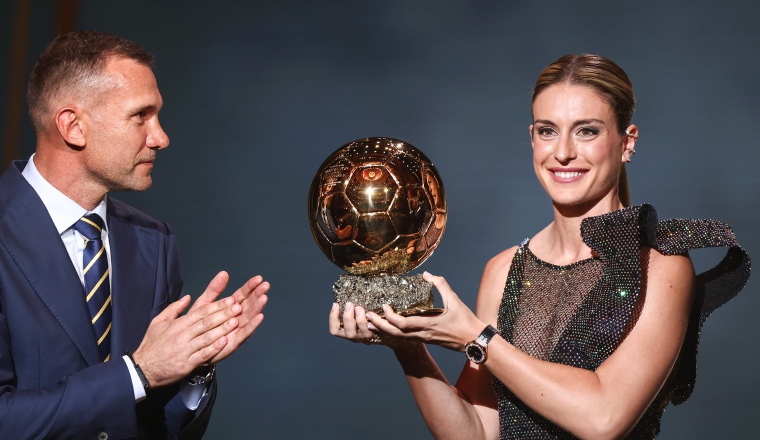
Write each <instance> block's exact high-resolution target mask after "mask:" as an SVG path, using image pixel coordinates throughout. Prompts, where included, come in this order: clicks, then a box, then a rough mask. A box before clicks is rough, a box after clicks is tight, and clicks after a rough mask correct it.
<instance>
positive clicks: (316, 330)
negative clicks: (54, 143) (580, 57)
mask: <svg viewBox="0 0 760 440" xmlns="http://www.w3.org/2000/svg"><path fill="white" fill-rule="evenodd" d="M49 3H50V2H47V1H41V0H36V1H33V16H32V36H31V40H30V47H29V51H28V63H29V67H28V69H27V74H28V71H29V69H31V65H32V63H33V62H34V60H35V59H36V57H37V55H38V54H39V52H40V51H41V50H42V49H43V48H44V46H45V45H46V44H47V43H48V42H49V41H50V40H51V39H52V36H53V35H52V29H53V8H52V6H51V5H50V4H49ZM14 5H15V2H12V1H9V0H3V3H2V9H0V10H2V14H0V60H2V63H1V64H0V103H2V108H0V124H5V120H6V119H5V116H6V114H5V112H6V109H5V102H6V100H7V93H8V88H7V84H8V75H9V73H8V61H7V60H8V59H9V53H10V42H11V38H12V35H11V21H12V17H13V15H14ZM79 8H80V9H79V11H80V12H79V15H78V25H79V28H80V29H95V30H100V31H105V32H111V33H116V34H119V35H122V36H124V37H127V38H130V39H132V40H134V41H136V42H138V43H139V44H140V45H142V46H143V47H145V48H146V49H148V50H149V51H150V52H152V53H153V54H154V55H155V56H156V59H157V62H156V66H155V73H156V76H157V78H158V82H159V87H160V89H161V92H162V95H163V98H164V101H165V106H164V109H163V111H162V113H161V120H162V123H163V126H164V128H165V130H166V131H167V133H168V134H169V137H170V138H171V146H170V147H169V148H168V149H167V150H165V151H163V152H161V153H159V155H158V160H157V162H156V168H155V170H154V182H155V184H154V187H153V188H152V189H150V190H149V191H148V192H146V193H144V194H117V195H115V197H119V198H122V199H124V200H127V201H129V202H130V203H133V204H134V205H136V206H138V207H139V208H141V209H143V210H144V211H146V212H148V213H149V214H151V215H153V216H155V217H157V218H160V219H163V220H166V221H167V222H169V223H170V224H171V225H172V226H173V227H174V229H175V231H176V233H177V235H178V237H179V242H180V251H181V257H182V261H183V273H184V276H185V282H186V290H187V291H188V293H193V294H195V295H197V294H198V293H199V292H201V291H202V290H203V288H204V287H205V285H206V283H207V282H208V280H210V279H211V277H212V276H213V275H214V274H215V273H216V272H217V271H218V270H221V269H226V270H228V271H229V272H230V273H231V275H232V283H233V284H234V285H235V286H237V285H239V284H240V283H242V282H243V281H244V279H246V278H247V277H249V276H252V275H255V274H262V275H264V276H265V277H266V278H267V279H268V280H269V281H270V282H271V283H272V290H271V296H270V303H269V306H268V307H267V309H266V311H265V315H266V319H265V321H264V324H263V325H262V327H261V328H260V329H259V331H257V333H256V334H255V335H254V336H253V338H252V339H251V340H250V341H249V342H248V343H247V345H246V346H244V347H243V348H242V349H241V350H240V351H239V352H238V353H237V354H236V355H235V356H234V357H232V358H230V359H229V360H227V361H225V362H224V363H222V364H221V365H220V366H219V381H220V382H219V383H220V393H219V397H218V399H217V403H216V407H215V410H214V416H213V419H212V422H211V425H210V427H209V430H208V434H207V438H210V439H231V438H263V439H301V438H319V439H321V438H331V439H354V438H362V439H380V438H403V439H417V438H429V437H430V436H429V434H428V431H427V429H426V427H425V425H424V422H423V421H422V419H421V417H420V416H419V413H418V411H417V409H416V406H415V404H414V402H413V400H412V398H411V394H410V393H409V391H408V389H407V386H406V383H405V380H404V377H403V374H402V372H401V369H400V368H399V367H398V365H397V363H396V361H395V359H394V357H393V355H392V353H391V352H390V350H388V349H386V348H384V347H367V346H364V345H361V344H358V345H357V344H350V343H347V342H344V341H341V340H337V339H335V338H332V337H331V336H330V335H329V333H328V331H327V314H328V311H329V309H330V305H331V302H332V292H331V289H330V287H331V285H332V282H333V281H334V280H335V279H336V278H337V277H338V275H339V273H340V272H341V271H340V270H339V269H338V268H337V267H335V266H334V265H333V264H332V263H330V262H329V261H328V260H327V259H326V258H325V257H324V255H323V254H322V253H321V252H320V250H319V249H318V247H317V246H316V244H315V243H314V241H313V239H312V237H311V232H310V230H309V225H308V221H307V216H306V205H307V194H308V190H309V185H310V183H311V180H312V178H313V176H314V174H315V172H316V170H317V168H318V167H319V165H320V164H321V163H322V161H323V160H324V159H325V158H326V157H327V156H328V155H329V154H330V153H332V152H333V151H334V150H335V149H337V148H338V147H340V146H341V145H343V144H345V143H347V142H349V141H351V140H354V139H357V138H362V137H367V136H389V137H395V138H399V139H403V140H405V141H407V142H409V143H411V144H413V145H414V146H416V147H418V148H419V149H421V150H422V151H424V152H425V154H426V155H427V156H428V157H430V158H431V159H432V160H433V162H434V163H435V165H436V167H437V168H438V171H439V172H440V174H441V176H442V178H443V181H444V183H445V185H446V191H447V195H448V203H449V221H448V225H447V228H446V233H445V234H444V236H443V239H442V241H441V244H440V246H439V248H438V249H437V250H436V252H435V254H434V255H433V256H432V257H431V258H430V259H429V260H428V261H427V262H426V263H425V264H424V265H423V267H422V269H424V270H427V271H430V272H432V273H435V274H440V275H444V276H446V277H447V279H448V280H449V282H450V284H451V285H452V287H453V288H454V289H455V290H456V291H457V292H458V293H459V295H460V296H461V297H462V299H463V300H464V301H465V303H467V304H468V305H469V306H471V307H474V305H475V298H476V293H477V287H478V282H479V279H480V273H481V270H482V268H483V266H484V264H485V263H486V261H488V259H489V258H490V257H492V256H493V255H495V254H496V253H498V252H499V251H501V250H503V249H505V248H507V247H510V246H513V245H515V244H518V243H519V242H520V241H521V240H522V239H523V238H525V237H528V236H532V235H533V234H535V233H536V232H538V231H539V230H540V229H541V228H543V226H544V225H546V224H547V223H548V222H549V221H550V220H551V212H552V211H551V205H550V202H549V199H548V198H547V197H546V196H545V194H544V193H543V191H542V189H541V188H540V186H539V185H538V183H537V181H536V179H535V176H534V174H533V170H532V164H531V149H530V138H529V135H528V128H527V127H528V125H529V123H530V121H531V119H530V97H531V89H532V86H533V82H534V81H535V78H536V77H537V75H538V73H539V72H540V71H541V69H542V68H543V67H545V66H546V65H547V64H549V63H550V62H552V61H554V60H555V59H557V58H559V57H560V56H561V55H564V54H566V53H583V52H589V53H596V54H601V55H604V56H607V57H609V58H611V59H613V60H614V61H616V62H617V63H618V64H620V65H621V66H622V67H623V68H624V69H625V70H626V71H627V72H628V74H629V75H630V77H631V79H632V81H633V84H634V89H635V92H636V97H637V101H638V108H637V111H636V114H635V116H634V123H635V124H637V125H638V126H639V129H640V134H641V136H640V139H639V142H638V144H637V148H636V149H637V151H638V154H637V155H636V156H635V157H634V162H633V163H632V164H630V166H629V167H628V171H629V175H630V181H631V188H632V195H633V200H634V203H644V202H646V203H651V204H652V205H654V206H655V207H656V208H657V209H658V213H659V215H660V218H667V217H694V218H719V219H722V220H724V221H726V222H727V223H729V224H730V225H732V226H733V228H734V230H735V232H736V233H737V235H738V237H739V240H740V241H741V242H742V243H743V245H744V246H745V247H746V248H747V249H748V251H749V252H750V254H751V255H752V256H754V257H755V258H756V259H760V253H758V252H759V251H760V233H758V227H759V226H760V177H759V173H758V168H759V167H760V141H759V139H760V136H759V133H760V104H759V99H760V83H759V82H758V78H760V57H759V56H758V55H759V54H760V25H759V24H758V23H760V3H757V2H752V1H748V0H747V1H735V0H725V1H721V2H707V1H672V2H661V1H640V2H635V3H634V2H611V1H598V2H594V1H581V2H562V1H544V2H486V1H468V2H465V1H458V2H456V1H375V2H363V1H321V2H320V1H278V2H261V1H246V2H243V1H240V2H231V1H217V2H205V1H198V0H186V1H183V2H157V1H145V0H134V1H128V2H115V1H108V2H105V1H95V0H86V1H81V2H80V6H79ZM25 124H26V125H25V129H24V130H25V131H24V135H23V138H24V145H23V147H22V155H21V156H22V157H23V158H26V157H28V156H29V154H31V152H32V151H33V145H34V137H33V133H32V131H31V128H30V126H29V124H28V122H25ZM0 129H5V127H4V126H0ZM693 256H694V259H695V263H696V264H697V267H698V268H700V267H701V268H703V269H705V268H706V267H707V265H708V260H709V261H711V262H717V259H718V258H720V257H721V256H722V253H715V252H703V253H701V254H700V253H694V254H693ZM758 282H759V280H758V279H757V275H755V277H754V278H752V279H750V281H749V284H748V285H747V287H746V288H745V290H744V291H743V292H742V293H741V294H740V296H739V297H737V298H736V299H735V300H734V301H732V302H730V303H729V304H728V305H726V306H725V307H723V308H721V309H719V310H718V311H717V312H716V313H715V314H714V316H712V317H711V318H709V319H708V321H707V323H706V325H705V328H704V332H703V337H702V344H701V346H700V354H699V368H698V377H697V385H696V389H695V392H694V394H693V396H692V398H691V399H690V400H689V401H688V402H687V403H686V404H684V405H681V406H679V407H669V408H668V410H667V411H666V412H665V416H664V421H663V433H662V438H666V439H712V438H758V437H760V425H759V424H758V422H757V420H758V414H760V398H758V394H759V393H760V383H759V382H758V363H760V350H758V346H759V342H758V337H760V324H759V323H758V320H757V315H758V311H759V310H760V309H759V306H760V299H759V298H758V286H759V285H760V284H758ZM432 351H433V354H434V356H435V357H436V359H437V360H438V361H439V363H440V365H441V367H442V369H443V370H444V372H445V373H446V374H447V376H448V377H449V379H450V380H452V381H454V380H456V377H457V375H458V373H459V369H460V368H461V366H462V365H463V362H464V355H462V354H461V353H454V352H449V351H445V350H442V349H436V348H433V349H432Z"/></svg>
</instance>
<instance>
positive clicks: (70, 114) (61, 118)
mask: <svg viewBox="0 0 760 440" xmlns="http://www.w3.org/2000/svg"><path fill="white" fill-rule="evenodd" d="M80 115H81V110H80V109H79V108H77V107H64V108H61V109H60V110H58V112H56V114H55V128H56V129H58V133H60V135H61V137H62V138H63V140H64V141H65V142H66V143H67V144H69V145H73V146H76V147H84V145H85V131H86V130H85V127H84V124H83V121H82V118H81V117H80Z"/></svg>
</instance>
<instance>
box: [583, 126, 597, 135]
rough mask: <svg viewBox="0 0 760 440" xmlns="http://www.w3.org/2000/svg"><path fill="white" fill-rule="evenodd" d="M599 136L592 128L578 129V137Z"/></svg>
mask: <svg viewBox="0 0 760 440" xmlns="http://www.w3.org/2000/svg"><path fill="white" fill-rule="evenodd" d="M598 134H599V130H597V129H596V128H593V127H581V128H580V129H578V135H580V136H582V137H590V136H596V135H598Z"/></svg>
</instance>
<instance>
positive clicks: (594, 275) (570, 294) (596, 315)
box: [494, 205, 750, 439]
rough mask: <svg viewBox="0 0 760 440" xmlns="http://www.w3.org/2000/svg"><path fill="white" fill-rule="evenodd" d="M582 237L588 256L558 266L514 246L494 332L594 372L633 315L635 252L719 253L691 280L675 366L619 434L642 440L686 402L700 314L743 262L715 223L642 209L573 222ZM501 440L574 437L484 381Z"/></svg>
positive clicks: (638, 272) (739, 281)
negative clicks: (492, 395) (670, 408)
mask: <svg viewBox="0 0 760 440" xmlns="http://www.w3.org/2000/svg"><path fill="white" fill-rule="evenodd" d="M581 236H582V237H583V241H584V242H585V243H586V244H587V245H588V246H589V247H590V248H591V249H593V250H594V251H595V252H596V254H597V255H598V257H594V258H590V259H587V260H582V261H578V262H576V263H573V264H571V265H568V266H555V265H552V264H549V263H546V262H544V261H542V260H539V259H538V258H537V257H536V256H535V255H533V253H531V251H530V249H529V247H528V240H526V241H525V242H523V243H522V245H520V247H519V249H518V250H517V252H516V254H515V256H514V258H513V260H512V266H511V267H510V270H509V275H508V277H507V284H506V287H505V289H504V297H503V298H502V301H501V305H500V307H499V317H498V325H499V333H500V334H501V336H502V337H504V339H506V340H507V341H509V342H510V343H511V344H513V345H514V346H516V347H517V348H519V349H521V350H523V351H524V352H526V353H528V354H530V355H531V356H533V357H536V358H538V359H542V360H547V361H551V362H557V363H561V364H565V365H571V366H574V367H579V368H585V369H587V370H592V371H593V370H595V369H596V368H597V367H599V365H600V364H601V363H602V362H604V360H605V359H607V357H609V356H610V354H612V352H613V351H614V350H615V349H616V348H617V347H618V346H619V345H620V343H621V342H622V341H623V339H624V338H625V336H626V335H627V334H628V332H629V331H630V330H631V328H633V326H634V324H635V323H636V320H637V318H638V315H639V313H640V311H641V306H642V302H643V301H642V299H643V294H642V292H641V284H642V279H643V278H644V277H646V273H647V268H646V265H647V262H646V261H645V260H644V261H642V259H641V258H642V257H641V255H642V253H641V252H640V251H641V249H642V248H643V247H651V248H655V249H657V250H658V251H660V252H661V253H663V254H666V255H673V254H680V253H683V252H686V251H689V250H691V249H696V248H704V247H727V248H729V249H728V253H727V254H726V256H725V258H724V259H723V261H721V262H720V264H718V266H716V267H715V268H713V269H711V270H709V271H707V272H705V273H702V274H700V275H698V276H697V279H696V291H695V298H694V305H693V310H692V313H691V319H690V322H689V327H688V330H687V333H686V338H685V340H684V343H683V346H682V348H681V354H680V360H679V367H678V369H677V370H674V371H673V372H672V373H671V377H670V378H669V380H668V381H667V383H666V385H665V386H664V387H663V389H662V390H661V391H660V393H659V394H658V395H657V397H656V398H655V400H654V402H652V404H651V405H650V406H649V408H648V409H647V410H646V412H645V413H644V415H643V416H642V417H641V420H639V422H638V423H637V424H636V427H635V428H634V429H633V431H632V432H631V433H630V434H629V437H628V438H632V439H651V438H654V437H655V436H656V435H657V433H659V431H660V419H661V417H662V413H663V411H664V410H665V406H667V404H668V403H669V402H671V401H672V402H673V403H674V404H679V403H682V402H684V401H686V399H688V397H689V395H690V394H691V391H692V389H693V387H694V381H695V378H696V362H697V344H698V342H699V332H700V329H701V327H702V324H703V323H704V321H705V318H707V316H709V315H710V313H712V312H713V311H714V310H715V309H717V308H718V307H720V306H721V305H723V304H724V303H726V302H727V301H728V300H730V299H731V298H733V297H734V296H735V295H736V294H737V293H738V292H739V291H740V290H741V289H742V287H744V285H745V284H746V282H747V279H748V278H749V272H750V260H749V256H748V255H747V253H746V252H745V251H744V249H742V248H741V246H740V245H739V243H738V242H737V241H736V238H735V237H734V234H733V232H732V231H731V229H730V228H729V227H728V226H727V225H726V224H724V223H722V222H719V221H715V220H684V219H671V220H664V221H662V222H659V223H658V222H657V214H656V213H655V210H654V208H652V207H651V206H649V205H641V206H634V207H630V208H624V209H621V210H618V211H614V212H611V213H608V214H604V215H601V216H597V217H589V218H586V219H585V220H583V222H582V224H581ZM494 389H495V391H496V396H497V399H498V406H499V424H500V432H501V434H500V438H501V439H512V438H514V439H546V438H574V437H573V436H572V435H571V434H570V433H568V432H567V431H564V430H563V429H561V428H559V427H558V426H556V425H554V424H552V423H551V422H549V421H548V420H546V419H545V418H543V417H542V416H540V415H539V414H538V413H536V412H535V411H533V410H531V409H530V408H528V407H527V406H526V405H525V404H524V403H522V402H521V401H520V399H518V398H517V397H516V396H515V395H514V394H512V393H511V392H510V391H509V390H508V389H507V388H506V387H505V386H504V385H503V384H502V383H501V382H500V381H498V380H496V379H494Z"/></svg>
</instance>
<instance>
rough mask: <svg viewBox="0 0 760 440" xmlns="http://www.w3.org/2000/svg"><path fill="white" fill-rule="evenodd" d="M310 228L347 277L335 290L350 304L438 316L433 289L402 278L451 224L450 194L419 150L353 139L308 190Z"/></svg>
mask: <svg viewBox="0 0 760 440" xmlns="http://www.w3.org/2000/svg"><path fill="white" fill-rule="evenodd" d="M309 223H310V225H311V231H312V233H313V235H314V239H315V240H316V242H317V244H318V245H319V248H320V249H322V252H324V254H325V255H326V256H327V258H329V259H330V261H332V262H333V263H335V264H336V265H337V266H338V267H340V268H342V269H343V270H345V271H346V272H348V274H342V275H341V276H340V278H339V279H338V281H336V282H335V284H334V285H333V292H334V293H335V302H337V303H338V304H340V306H341V311H342V308H343V307H344V305H345V303H346V302H349V301H350V302H352V303H354V304H355V305H359V306H362V307H364V308H365V309H366V310H371V311H374V312H377V313H379V314H382V305H383V304H388V305H390V306H391V307H393V309H394V310H395V311H396V312H397V313H400V314H403V315H415V314H433V313H440V312H441V311H442V310H441V309H436V308H434V307H433V293H432V284H430V283H428V282H426V281H424V280H423V279H422V275H420V274H417V275H412V276H405V275H403V274H404V273H406V272H409V271H411V270H412V269H414V268H416V267H417V266H419V265H420V264H422V262H423V261H425V260H426V259H427V258H428V257H429V256H430V255H431V254H432V253H433V250H435V248H436V246H438V243H439V242H440V240H441V235H442V234H443V230H444V228H445V226H446V194H445V192H444V188H443V183H442V182H441V178H440V176H439V175H438V171H437V170H436V169H435V167H434V166H433V163H432V162H431V161H430V159H428V158H427V157H426V156H425V155H424V154H422V152H421V151H420V150H418V149H416V148H415V147H413V146H412V145H410V144H408V143H406V142H404V141H400V140H398V139H391V138H383V137H374V138H365V139H359V140H356V141H353V142H350V143H348V144H346V145H344V146H342V147H341V148H339V149H338V150H337V151H335V152H334V153H333V154H332V155H330V157H328V158H327V160H325V161H324V163H323V164H322V166H320V167H319V170H318V171H317V175H316V176H315V177H314V181H313V182H312V184H311V190H310V191H309Z"/></svg>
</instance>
